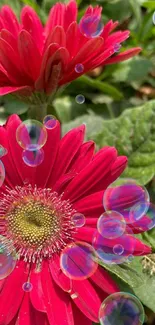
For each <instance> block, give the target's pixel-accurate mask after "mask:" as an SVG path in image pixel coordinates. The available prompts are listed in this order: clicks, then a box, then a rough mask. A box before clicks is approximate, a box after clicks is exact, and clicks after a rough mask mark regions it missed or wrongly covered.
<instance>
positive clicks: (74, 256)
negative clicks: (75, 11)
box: [60, 242, 98, 280]
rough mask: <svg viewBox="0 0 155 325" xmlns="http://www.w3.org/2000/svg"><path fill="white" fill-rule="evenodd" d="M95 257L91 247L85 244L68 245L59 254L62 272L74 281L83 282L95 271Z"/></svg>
mask: <svg viewBox="0 0 155 325" xmlns="http://www.w3.org/2000/svg"><path fill="white" fill-rule="evenodd" d="M95 260H96V255H95V251H94V249H93V247H92V246H91V245H89V244H87V243H85V242H75V243H71V244H69V245H68V246H67V247H66V248H65V249H64V250H63V251H62V253H61V256H60V267H61V270H62V272H63V273H64V274H65V275H66V276H67V277H69V278H70V279H74V280H84V279H87V278H89V277H90V276H92V274H93V273H94V272H95V271H96V270H97V267H98V264H97V263H96V261H95Z"/></svg>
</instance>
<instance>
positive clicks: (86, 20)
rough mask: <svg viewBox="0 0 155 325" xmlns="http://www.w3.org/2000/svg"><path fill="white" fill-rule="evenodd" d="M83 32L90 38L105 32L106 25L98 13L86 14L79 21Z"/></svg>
mask: <svg viewBox="0 0 155 325" xmlns="http://www.w3.org/2000/svg"><path fill="white" fill-rule="evenodd" d="M79 29H80V32H81V34H83V35H84V36H85V37H88V38H94V37H97V36H99V35H101V33H102V32H103V29H104V26H103V23H102V19H101V17H99V16H98V15H95V14H92V15H89V14H88V15H85V16H83V17H82V18H81V20H80V23H79Z"/></svg>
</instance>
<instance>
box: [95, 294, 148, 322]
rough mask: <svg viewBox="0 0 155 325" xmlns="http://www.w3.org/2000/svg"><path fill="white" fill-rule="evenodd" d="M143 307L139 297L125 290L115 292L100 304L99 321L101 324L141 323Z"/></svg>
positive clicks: (142, 320) (143, 316) (143, 314)
mask: <svg viewBox="0 0 155 325" xmlns="http://www.w3.org/2000/svg"><path fill="white" fill-rule="evenodd" d="M144 319H145V313H144V308H143V306H142V304H141V302H140V301H139V299H138V298H137V297H136V296H134V295H132V294H130V293H127V292H116V293H114V294H112V295H110V296H108V297H107V298H106V299H105V300H104V301H103V303H102V304H101V307H100V310H99V321H100V324H101V325H116V324H121V325H142V324H143V323H144Z"/></svg>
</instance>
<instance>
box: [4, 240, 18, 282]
mask: <svg viewBox="0 0 155 325" xmlns="http://www.w3.org/2000/svg"><path fill="white" fill-rule="evenodd" d="M16 261H17V256H16V251H15V248H14V247H13V245H12V243H10V242H9V241H8V240H7V239H6V238H5V237H3V236H0V280H2V279H5V278H6V277H7V276H8V275H9V274H11V273H12V271H13V270H14V268H15V266H16Z"/></svg>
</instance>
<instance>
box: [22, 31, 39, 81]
mask: <svg viewBox="0 0 155 325" xmlns="http://www.w3.org/2000/svg"><path fill="white" fill-rule="evenodd" d="M18 48H19V54H20V58H21V63H22V65H23V68H24V69H25V72H26V73H28V74H29V76H30V77H31V78H32V79H33V80H34V81H35V80H36V79H37V78H38V76H39V72H40V66H41V55H40V53H39V51H38V49H37V46H36V44H35V43H34V41H33V38H32V37H31V35H30V34H29V33H28V32H27V31H26V30H22V31H21V32H20V34H19V38H18Z"/></svg>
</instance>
